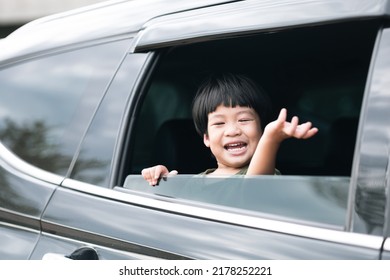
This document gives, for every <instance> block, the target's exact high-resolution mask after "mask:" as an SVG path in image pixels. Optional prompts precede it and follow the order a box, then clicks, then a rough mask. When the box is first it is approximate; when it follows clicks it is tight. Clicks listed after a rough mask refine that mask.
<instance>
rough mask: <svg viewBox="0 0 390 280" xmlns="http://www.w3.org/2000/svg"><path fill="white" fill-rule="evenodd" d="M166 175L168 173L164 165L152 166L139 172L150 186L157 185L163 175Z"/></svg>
mask: <svg viewBox="0 0 390 280" xmlns="http://www.w3.org/2000/svg"><path fill="white" fill-rule="evenodd" d="M174 171H175V170H174ZM174 171H172V172H174ZM176 172H177V171H176ZM168 173H169V171H168V169H167V168H166V167H165V166H164V165H156V166H153V167H150V168H145V169H143V170H142V172H141V174H142V176H143V177H144V179H145V180H146V181H148V182H149V185H151V186H155V185H157V184H158V182H159V181H160V179H161V178H162V177H163V176H164V175H167V174H168Z"/></svg>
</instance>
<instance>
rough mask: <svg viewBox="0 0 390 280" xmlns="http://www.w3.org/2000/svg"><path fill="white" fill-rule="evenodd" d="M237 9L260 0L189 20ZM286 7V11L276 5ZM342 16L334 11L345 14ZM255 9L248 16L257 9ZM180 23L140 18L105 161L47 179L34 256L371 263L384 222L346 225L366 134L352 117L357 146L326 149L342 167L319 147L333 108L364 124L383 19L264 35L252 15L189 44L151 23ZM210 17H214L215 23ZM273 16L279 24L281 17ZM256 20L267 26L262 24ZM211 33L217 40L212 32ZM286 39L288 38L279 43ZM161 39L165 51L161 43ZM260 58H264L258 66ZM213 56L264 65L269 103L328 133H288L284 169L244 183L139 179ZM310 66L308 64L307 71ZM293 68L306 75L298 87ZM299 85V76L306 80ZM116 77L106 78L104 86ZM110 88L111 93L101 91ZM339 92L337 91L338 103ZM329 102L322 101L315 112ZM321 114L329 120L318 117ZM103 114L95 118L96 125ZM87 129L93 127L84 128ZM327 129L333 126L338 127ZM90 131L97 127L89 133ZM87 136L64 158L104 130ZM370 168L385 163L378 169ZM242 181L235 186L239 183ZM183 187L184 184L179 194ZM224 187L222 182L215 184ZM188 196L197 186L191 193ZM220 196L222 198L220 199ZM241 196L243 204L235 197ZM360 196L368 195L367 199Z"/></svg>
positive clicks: (88, 148)
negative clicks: (84, 253) (52, 182)
mask: <svg viewBox="0 0 390 280" xmlns="http://www.w3.org/2000/svg"><path fill="white" fill-rule="evenodd" d="M236 5H238V6H239V7H240V8H242V9H243V10H244V11H246V12H252V11H255V10H254V6H257V4H254V3H252V2H251V4H249V6H248V7H246V8H245V5H246V4H245V2H239V3H235V4H232V6H229V5H226V6H225V7H224V9H226V10H223V11H222V12H221V15H222V16H221V17H220V18H219V17H215V13H214V12H215V11H216V10H218V8H217V7H214V8H211V9H210V10H209V11H210V12H209V17H204V14H203V12H199V14H196V13H197V12H196V11H195V12H194V11H189V12H188V13H190V14H191V13H195V14H196V15H193V17H191V18H192V19H195V20H196V19H199V20H200V19H201V20H202V21H203V22H204V23H205V24H200V25H198V26H200V27H202V26H203V27H206V26H208V27H210V25H209V24H207V23H211V22H213V23H219V24H222V22H225V23H228V24H233V25H234V24H236V23H237V22H239V21H232V20H229V21H226V18H225V17H224V16H232V14H234V15H236V16H238V14H237V13H235V11H236V9H235V8H237V7H238V6H236ZM241 5H243V6H241ZM308 5H310V4H308ZM324 5H325V4H324ZM356 7H357V6H354V8H356ZM258 8H259V7H258ZM291 8H292V9H294V7H292V6H288V7H285V9H288V10H289V9H291ZM295 8H297V7H295ZM357 10H359V9H357ZM207 11H208V10H204V12H206V13H207ZM233 11H234V13H233ZM272 12H273V13H276V14H278V15H281V14H282V12H285V10H283V9H282V10H280V11H278V10H276V8H275V9H273V10H272ZM339 12H340V13H337V19H340V18H342V17H343V16H344V14H343V13H342V12H341V11H339ZM355 12H357V13H355ZM359 12H362V11H361V10H359V11H356V10H353V12H352V15H353V16H355V15H360V14H359ZM370 12H372V14H371V15H372V16H374V15H376V14H377V11H370ZM253 13H254V14H253V17H252V20H255V19H258V17H257V16H255V14H256V13H255V12H253ZM244 14H245V13H244ZM290 14H294V13H290ZM330 14H331V13H330ZM211 15H213V17H211ZM241 15H242V14H241ZM306 15H307V16H308V18H309V19H308V20H309V21H302V22H301V21H299V22H297V23H301V24H303V23H308V22H309V23H310V22H312V21H311V19H310V16H309V15H310V13H308V14H306ZM168 18H169V16H168ZM184 19H186V20H187V19H188V17H184V16H183V15H182V14H180V15H179V16H178V17H176V15H172V21H167V25H164V18H161V19H160V18H157V19H155V20H154V21H155V22H156V24H153V22H152V23H151V24H150V26H149V27H150V30H151V33H148V31H147V29H146V30H145V32H143V33H142V37H141V38H139V41H138V42H139V44H138V45H135V48H134V50H135V52H136V53H137V52H140V51H143V53H142V52H140V53H138V55H139V57H141V58H140V67H139V68H136V69H138V70H137V73H138V74H137V75H136V76H134V75H133V74H131V75H129V77H132V79H131V81H130V82H129V83H127V84H124V85H123V87H124V88H126V89H127V90H128V91H129V92H131V94H130V95H129V96H126V95H124V97H123V99H120V100H121V101H120V102H119V103H121V104H123V103H126V105H125V106H123V107H121V109H120V110H118V111H119V112H120V114H119V115H118V116H117V119H116V120H117V123H116V125H117V126H115V127H116V128H117V129H118V130H116V133H113V132H111V134H112V135H114V136H111V137H110V141H109V142H105V143H111V144H110V145H104V146H102V147H100V148H99V149H104V148H106V147H109V149H108V150H107V155H108V156H107V157H105V158H106V159H108V158H110V159H112V161H110V162H109V163H108V165H105V167H104V168H103V169H99V168H96V167H93V165H90V166H87V167H85V168H80V171H79V169H78V168H77V169H76V170H71V173H70V174H71V175H70V177H69V178H66V179H65V180H64V181H63V183H62V185H61V187H60V188H57V189H56V191H55V193H54V194H53V196H52V199H51V200H50V203H49V204H48V206H47V208H46V209H45V212H44V214H43V217H42V229H43V233H42V238H41V239H40V240H39V243H38V245H37V247H36V249H35V251H34V253H33V255H32V258H33V259H40V258H43V257H44V256H45V255H46V254H47V253H55V254H60V255H69V254H71V253H72V252H73V251H75V250H77V249H78V248H80V247H85V246H87V247H92V248H94V249H95V250H96V251H97V254H98V256H99V257H100V259H137V258H142V259H143V258H162V259H192V258H199V259H379V258H380V252H381V246H382V243H383V239H384V238H383V232H380V229H381V228H382V229H383V223H382V224H379V232H378V231H376V232H375V233H374V234H372V233H371V232H354V228H355V227H353V226H352V225H351V221H353V220H352V216H353V215H354V213H355V206H354V202H355V186H356V184H357V181H356V180H357V178H358V174H357V166H359V161H357V158H358V153H359V150H358V148H359V147H360V146H359V145H362V144H364V143H365V142H364V140H362V139H363V138H362V133H361V132H360V133H359V131H358V129H357V127H356V128H355V129H353V130H352V132H353V133H355V134H356V133H357V134H356V135H357V136H353V138H352V140H351V139H349V140H347V142H346V146H352V147H353V148H354V147H355V144H357V145H358V146H357V147H358V148H356V149H352V150H353V151H352V154H348V153H346V154H344V153H341V152H344V149H343V148H342V147H341V149H340V147H338V148H339V150H337V151H341V152H340V154H339V153H336V156H339V157H336V159H341V160H342V164H341V166H338V165H337V164H336V163H337V160H336V161H334V158H332V159H333V161H331V164H329V162H328V156H334V155H333V154H331V153H326V152H323V151H326V149H325V147H328V145H329V146H330V147H333V146H332V145H333V139H332V137H330V136H332V135H335V134H332V133H331V131H332V129H331V128H334V127H333V126H332V125H333V124H337V125H338V124H339V122H338V119H337V118H336V116H337V117H343V116H345V115H347V116H348V117H354V118H356V116H357V117H358V123H359V125H360V127H362V126H363V123H365V121H366V119H365V116H364V114H363V113H362V116H363V117H362V118H361V119H359V117H360V114H361V112H362V110H363V112H365V111H364V110H366V107H365V105H362V104H366V103H364V102H367V100H368V99H369V96H370V93H371V92H370V91H369V90H365V88H366V82H367V81H368V82H370V78H367V77H370V76H369V74H368V73H369V69H370V68H372V65H370V62H371V58H372V56H371V55H372V53H373V50H374V49H375V46H378V44H379V43H378V42H379V41H378V40H377V34H378V30H380V24H378V22H377V21H375V20H373V21H367V22H366V21H359V20H358V21H354V20H352V21H350V22H345V23H344V22H341V23H337V24H334V25H332V24H331V25H327V24H324V25H320V26H316V25H315V26H314V27H313V26H312V25H310V24H309V25H308V26H307V28H302V29H300V28H296V29H295V28H291V29H290V28H287V27H286V28H285V29H284V28H282V29H284V30H282V31H281V32H268V31H269V29H268V27H264V26H263V25H261V24H260V25H258V26H257V27H256V28H257V29H256V28H253V29H250V30H248V26H244V27H242V29H240V32H241V31H242V32H244V33H245V35H248V36H242V37H241V36H239V38H235V36H236V35H239V33H237V32H236V31H237V29H234V28H232V27H231V26H230V27H229V28H226V29H223V31H221V30H220V29H218V28H217V29H216V30H217V31H215V34H210V33H207V34H206V35H205V34H203V33H201V32H200V33H199V34H200V36H199V37H197V38H195V39H194V40H193V41H192V39H191V38H192V37H190V36H188V35H187V34H184V35H183V34H182V36H178V37H180V39H181V40H182V41H180V40H179V39H177V38H178V37H175V38H165V37H164V36H163V37H164V38H163V39H162V40H160V38H161V37H160V36H159V34H168V35H169V36H170V35H171V34H175V33H171V32H167V33H161V32H160V31H161V30H164V28H168V29H167V30H169V28H170V27H171V28H173V26H178V25H177V21H176V20H178V21H180V22H182V21H183V22H187V21H186V20H184ZM332 19H335V18H333V17H332ZM160 20H161V22H160ZM246 22H247V23H250V22H251V21H250V20H249V21H246ZM171 23H174V24H172V25H171ZM188 24H189V25H191V22H188ZM219 24H218V25H215V26H217V27H220V26H224V25H223V24H222V25H219ZM298 25H299V24H298ZM179 26H181V25H179ZM192 26H196V25H192ZM211 26H213V25H211ZM250 26H252V25H250ZM282 26H283V22H282V23H280V25H278V26H277V27H278V28H279V27H282ZM289 27H291V26H290V25H289ZM160 28H161V29H160ZM176 30H178V29H176ZM211 30H213V29H211ZM232 30H235V32H232ZM264 30H266V31H267V32H262V31H264ZM354 30H355V31H354ZM356 30H359V32H356ZM181 32H182V31H181ZM183 32H186V31H185V30H183ZM153 34H154V36H152V35H153ZM197 34H198V33H197ZM346 34H348V36H346ZM149 35H150V36H149ZM203 35H204V36H203ZM212 35H215V37H213V36H212ZM225 35H226V36H225ZM175 36H176V35H175ZM156 38H157V40H156V41H155V39H156ZM199 38H201V39H200V40H199ZM219 38H222V39H223V40H220V41H219V40H218V39H219ZM308 38H309V39H308ZM363 38H364V39H363ZM304 39H305V40H304ZM149 40H150V41H149ZM200 41H204V43H199V42H200ZM294 42H295V43H296V44H293V43H294ZM300 42H305V43H300ZM307 42H309V43H307ZM286 45H289V46H290V48H285V46H286ZM324 45H325V46H326V47H324ZM169 46H173V48H172V49H169V48H168V49H164V47H169ZM352 46H354V48H352ZM257 48H258V49H260V50H262V54H261V55H259V54H256V52H255V51H254V50H256V49H257ZM149 51H150V54H149ZM283 53H285V55H283ZM374 53H375V52H374ZM159 54H161V56H160V55H159ZM252 54H256V55H252ZM132 55H133V54H129V57H128V58H126V60H127V59H129V62H130V61H133V60H132V59H133V57H132ZM245 55H247V56H245ZM375 55H376V53H375ZM267 57H268V58H270V59H269V60H267V59H266V58H267ZM260 62H262V63H264V65H266V66H264V68H261V69H260V67H259V65H260ZM333 62H335V63H334V64H333ZM125 64H126V63H124V64H123V65H122V67H123V68H121V69H120V71H119V72H121V70H122V69H123V71H124V73H126V72H127V71H130V70H125V69H126V66H125ZM131 64H132V63H131ZM136 64H137V63H136ZM217 64H219V66H226V67H228V68H227V69H232V68H236V67H237V68H238V69H240V70H242V69H246V70H247V71H248V73H251V74H254V73H255V74H257V75H258V76H259V75H260V74H261V75H265V77H266V78H268V79H265V80H266V82H265V86H266V87H267V88H268V87H270V88H271V89H273V91H272V92H274V94H275V95H274V99H275V100H287V101H288V103H287V105H289V107H290V108H293V107H294V106H295V105H296V108H297V110H298V109H299V110H298V111H297V112H299V113H301V114H302V113H305V114H307V116H308V117H317V119H316V121H317V124H318V125H322V126H321V129H323V130H324V131H326V132H329V134H327V133H326V134H324V135H323V136H324V138H319V139H320V140H313V141H314V142H307V143H305V144H304V145H303V147H302V145H300V144H297V143H289V145H287V146H285V147H284V148H283V149H286V150H287V151H288V152H284V151H283V150H281V155H280V158H279V162H280V164H281V166H282V167H283V170H286V171H285V172H286V173H285V174H286V176H281V177H277V178H273V177H272V178H251V179H249V180H246V179H244V180H246V181H243V179H242V178H238V179H239V180H241V181H239V180H237V179H232V178H230V179H229V178H228V179H226V180H225V181H223V182H222V183H221V182H213V180H212V179H211V180H208V179H206V180H204V181H206V182H205V183H206V185H203V183H200V182H199V180H197V181H196V182H195V183H194V184H192V185H190V187H188V188H183V186H187V183H188V182H190V181H192V180H193V179H194V178H193V176H188V175H178V176H177V177H175V178H168V179H167V181H162V182H161V185H160V186H158V187H156V188H150V187H149V188H148V186H147V184H146V182H144V181H143V179H142V178H141V177H140V175H139V173H140V170H141V169H142V168H143V167H147V166H148V164H151V163H155V160H156V159H155V158H153V155H154V152H155V151H158V150H159V148H160V150H164V149H166V147H165V146H163V147H162V146H161V143H162V140H161V139H160V138H159V137H160V136H159V135H160V134H158V130H159V128H165V126H163V124H164V123H165V121H170V120H178V119H185V120H186V119H188V118H189V117H190V115H189V110H188V109H189V105H190V103H191V97H192V95H191V94H193V89H194V85H195V84H197V83H199V81H200V80H201V78H202V75H203V73H202V72H198V71H201V70H202V69H203V70H204V69H205V68H204V67H205V66H207V67H211V68H210V69H214V68H212V67H213V66H215V65H217ZM267 66H268V67H267ZM271 66H274V68H272V67H271ZM229 67H230V68H229ZM337 69H341V70H338V71H336V70H337ZM207 70H208V68H207ZM119 72H118V73H119ZM129 73H130V72H129ZM131 73H132V72H131ZM199 73H201V74H199ZM267 73H268V75H267ZM303 74H304V75H303ZM314 74H318V76H317V78H315V77H316V76H315V75H314ZM349 74H351V75H352V78H351V76H349ZM261 75H260V76H261ZM125 76H126V75H125ZM301 76H304V77H305V78H304V79H301V80H300V83H298V82H297V81H298V79H299V77H301ZM330 81H331V82H330ZM356 81H357V82H356ZM340 82H341V84H339V83H340ZM349 82H351V83H349ZM306 83H307V84H308V86H307V87H303V86H304V85H305V84H306ZM114 84H115V81H114V83H113V84H112V86H113V85H114ZM120 84H121V82H120V81H119V80H118V87H119V88H122V86H120ZM344 87H347V90H345V88H344ZM302 88H303V89H304V91H303V93H302V92H301V91H300V90H301V89H302ZM324 88H325V90H324ZM286 91H287V92H288V93H289V94H290V93H291V94H296V95H294V96H298V93H299V98H297V99H296V100H295V99H294V98H289V96H288V95H286V93H285V92H286ZM108 96H109V94H108V95H107V100H110V99H109V97H108ZM291 96H293V95H291ZM313 96H315V98H313ZM328 96H331V98H328ZM338 96H342V97H343V98H340V99H334V98H337V97H338ZM345 100H347V102H346V103H347V104H349V105H350V106H349V107H347V108H348V110H347V111H344V108H345V106H335V104H336V105H337V104H339V102H340V104H344V105H345V104H346V103H343V102H345ZM287 101H286V102H287ZM295 101H296V102H295ZM336 101H337V102H336ZM349 101H351V102H349ZM111 102H113V100H111V101H110V102H109V103H111ZM109 103H107V104H109ZM102 104H103V103H102ZM326 104H327V105H328V106H329V107H326V108H327V110H321V109H322V108H323V106H325V105H326ZM102 108H103V107H102ZM172 108H173V109H172ZM307 108H309V110H306V109H307ZM313 108H314V109H313ZM329 112H331V113H332V114H329ZM98 114H99V112H97V114H96V116H98ZM328 115H331V117H330V118H327V117H328ZM104 116H107V114H103V115H102V119H104ZM122 116H123V118H122ZM100 123H101V124H103V127H104V122H100ZM118 123H119V124H118ZM101 124H99V123H98V122H97V123H96V128H94V129H91V130H90V132H91V135H96V136H99V133H98V132H99V131H100V132H102V131H105V130H103V129H99V128H100V125H101ZM187 124H188V123H187ZM347 124H349V123H347ZM93 126H94V123H92V124H91V126H90V127H91V128H92V127H93ZM187 126H188V125H187ZM106 127H108V126H106ZM177 127H178V126H174V128H177ZM354 127H355V126H354ZM335 129H336V131H340V130H337V129H338V127H336V128H335ZM362 129H363V128H360V131H361V130H362ZM174 130H177V129H174ZM93 131H95V133H96V134H92V132H93ZM341 131H342V130H341ZM88 133H89V132H88ZM88 133H87V134H86V137H85V142H83V144H82V145H81V146H80V153H79V155H81V156H80V157H79V158H77V159H76V161H75V165H74V166H76V165H77V164H78V163H77V161H78V160H82V159H84V158H89V157H88V156H86V157H84V156H83V155H94V156H95V157H96V158H98V157H97V156H96V155H97V152H96V151H99V149H96V148H94V146H92V144H93V140H95V141H97V140H98V139H100V138H96V137H92V136H91V137H90V139H91V140H89V141H88V137H89V136H88ZM99 137H103V136H102V135H100V136H99ZM336 140H337V139H336ZM86 143H90V144H88V145H87V144H86ZM164 143H165V142H164ZM166 143H169V141H167V142H166ZM290 144H291V146H290ZM325 144H326V145H325ZM348 150H349V149H348ZM83 151H85V152H83ZM295 151H298V152H297V153H294V152H295ZM330 151H333V149H330ZM345 151H347V149H345ZM187 154H188V153H186V156H187ZM197 155H198V154H197ZM297 155H299V157H297ZM313 155H314V156H313ZM340 155H341V156H340ZM344 156H345V159H346V161H345V162H344V158H343V157H344ZM158 159H159V160H160V159H161V158H158ZM188 159H189V158H187V160H188ZM352 161H353V163H352ZM379 165H380V166H379V168H381V170H383V169H385V168H386V166H385V165H382V164H379ZM82 166H83V165H82V164H80V167H82ZM97 166H99V165H97ZM198 167H199V166H198ZM339 167H340V168H339ZM341 167H342V168H341ZM283 170H282V173H283ZM128 174H130V176H127V175H128ZM102 176H103V178H101V177H102ZM195 179H199V178H195ZM94 180H96V181H94ZM238 181H239V182H238ZM242 182H244V186H245V188H242ZM214 183H215V186H216V188H215V189H214V188H213V190H215V193H212V194H210V193H209V192H210V191H211V189H209V188H206V187H205V186H208V185H210V184H213V185H214ZM251 186H252V187H254V188H251ZM238 187H240V188H238ZM183 189H184V190H188V191H185V192H183ZM198 189H205V192H202V193H203V194H204V195H202V193H200V192H197V191H198ZM226 189H228V190H230V191H229V192H225V190H226ZM241 191H242V192H241ZM248 191H253V193H252V192H248ZM194 193H195V194H196V196H192V195H193V194H194ZM221 193H223V194H225V193H227V194H229V197H227V198H226V199H223V200H222V202H221V200H220V194H221ZM207 194H210V195H207ZM304 195H305V196H304ZM234 198H237V199H234ZM240 198H245V199H241V201H244V202H245V201H250V203H243V204H239V203H238V201H239V200H240ZM257 198H259V199H260V198H261V200H260V201H261V202H262V203H256V202H257ZM271 199H272V200H271ZM363 201H364V200H363ZM267 202H271V203H267ZM368 203H369V204H370V205H371V203H373V201H372V200H370V201H369V202H368ZM243 205H244V206H243ZM376 214H378V215H382V214H383V212H381V213H376Z"/></svg>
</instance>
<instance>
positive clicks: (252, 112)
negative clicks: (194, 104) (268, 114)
mask: <svg viewBox="0 0 390 280" xmlns="http://www.w3.org/2000/svg"><path fill="white" fill-rule="evenodd" d="M243 114H250V115H252V116H253V117H255V116H256V114H255V112H254V111H253V109H243V110H241V111H238V112H237V113H236V114H235V115H237V116H239V115H243ZM210 115H211V116H210V117H209V119H214V118H221V117H224V116H225V114H216V113H215V112H212V113H210Z"/></svg>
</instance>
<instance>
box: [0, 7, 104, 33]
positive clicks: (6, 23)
mask: <svg viewBox="0 0 390 280" xmlns="http://www.w3.org/2000/svg"><path fill="white" fill-rule="evenodd" d="M103 1H104V0H0V38H4V37H6V36H7V35H8V34H10V33H11V32H12V31H14V30H15V29H17V28H18V27H20V26H22V25H23V24H25V23H27V22H29V21H32V20H34V19H37V18H40V17H43V16H47V15H51V14H54V13H58V12H63V11H67V10H71V9H74V8H79V7H83V6H86V5H89V4H95V3H98V2H103Z"/></svg>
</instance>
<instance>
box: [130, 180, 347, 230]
mask: <svg viewBox="0 0 390 280" xmlns="http://www.w3.org/2000/svg"><path fill="white" fill-rule="evenodd" d="M124 188H125V189H126V190H130V191H131V192H134V193H136V194H138V195H148V196H149V195H153V196H158V197H159V198H160V199H164V198H166V199H180V201H181V202H182V203H194V201H196V202H197V203H199V202H200V203H207V205H208V207H211V205H218V206H227V207H229V208H230V210H228V211H237V209H241V210H245V211H250V212H252V213H251V215H259V213H262V214H261V215H262V216H263V217H273V218H276V219H282V220H287V221H288V220H294V221H300V222H301V223H317V224H322V225H323V226H325V225H327V226H328V227H335V228H339V229H341V228H342V227H343V226H344V224H345V215H346V209H347V200H348V199H347V198H348V188H349V178H346V177H320V176H305V177H304V176H246V177H243V176H233V177H221V176H220V177H217V176H215V177H205V176H190V175H176V176H169V177H167V178H165V179H164V180H161V181H160V183H159V185H158V186H155V187H150V186H149V185H148V183H147V182H146V181H145V180H144V179H143V177H142V176H141V175H130V176H128V177H127V179H126V181H125V183H124ZM233 208H235V210H232V209H233ZM248 213H249V212H248ZM248 213H247V214H248Z"/></svg>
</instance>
